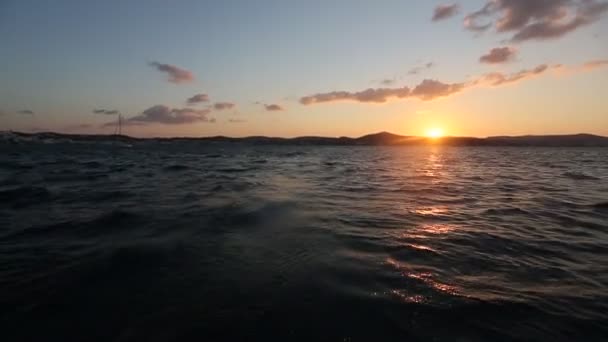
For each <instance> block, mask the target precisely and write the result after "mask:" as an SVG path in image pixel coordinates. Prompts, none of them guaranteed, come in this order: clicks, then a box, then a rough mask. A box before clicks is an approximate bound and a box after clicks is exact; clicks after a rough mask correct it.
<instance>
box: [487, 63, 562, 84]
mask: <svg viewBox="0 0 608 342" xmlns="http://www.w3.org/2000/svg"><path fill="white" fill-rule="evenodd" d="M560 67H561V66H560V65H556V66H551V67H550V66H548V65H547V64H541V65H539V66H537V67H536V68H534V69H524V70H521V71H519V72H516V73H512V74H505V73H502V72H491V73H488V74H485V75H482V76H481V77H480V78H479V79H478V81H477V83H479V84H487V85H490V86H500V85H504V84H509V83H515V82H519V81H523V80H525V79H529V78H531V77H535V76H538V75H540V74H542V73H544V72H546V71H548V70H550V69H555V68H560Z"/></svg>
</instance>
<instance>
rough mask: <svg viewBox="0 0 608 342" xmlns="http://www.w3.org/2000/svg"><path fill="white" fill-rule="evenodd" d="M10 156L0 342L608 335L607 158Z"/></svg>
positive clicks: (1, 215)
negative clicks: (0, 337)
mask: <svg viewBox="0 0 608 342" xmlns="http://www.w3.org/2000/svg"><path fill="white" fill-rule="evenodd" d="M0 149H1V154H0V327H1V328H2V333H1V334H2V336H3V337H2V339H3V340H4V341H28V340H30V341H51V340H53V341H170V340H193V339H198V340H205V339H207V340H231V341H237V340H241V341H242V340H285V341H287V340H307V341H308V340H310V341H313V340H329V341H372V340H373V341H406V340H407V341H415V340H422V341H426V340H445V341H509V340H525V341H571V340H580V341H582V340H585V341H593V340H597V341H600V340H604V341H605V340H607V337H608V328H607V327H608V149H593V148H587V149H585V148H582V149H581V148H578V149H577V148H566V149H558V148H456V147H420V148H411V147H297V146H296V147H294V146H291V147H289V146H275V147H272V146H244V145H204V144H196V143H183V142H168V143H154V142H149V143H140V144H136V145H135V146H131V147H126V146H111V145H104V144H50V145H43V144H36V143H31V144H20V145H8V144H5V145H2V146H1V147H0Z"/></svg>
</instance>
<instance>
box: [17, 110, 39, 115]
mask: <svg viewBox="0 0 608 342" xmlns="http://www.w3.org/2000/svg"><path fill="white" fill-rule="evenodd" d="M17 114H24V115H34V114H35V113H34V111H32V110H29V109H22V110H20V111H17Z"/></svg>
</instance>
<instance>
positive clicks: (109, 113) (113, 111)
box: [93, 109, 118, 115]
mask: <svg viewBox="0 0 608 342" xmlns="http://www.w3.org/2000/svg"><path fill="white" fill-rule="evenodd" d="M93 114H107V115H114V114H118V111H117V110H116V109H112V110H108V109H93Z"/></svg>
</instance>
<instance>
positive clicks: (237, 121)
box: [228, 119, 247, 123]
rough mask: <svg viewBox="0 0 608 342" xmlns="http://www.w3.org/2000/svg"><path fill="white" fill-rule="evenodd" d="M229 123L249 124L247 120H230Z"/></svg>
mask: <svg viewBox="0 0 608 342" xmlns="http://www.w3.org/2000/svg"><path fill="white" fill-rule="evenodd" d="M228 122H229V123H243V122H247V121H246V120H243V119H228Z"/></svg>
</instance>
